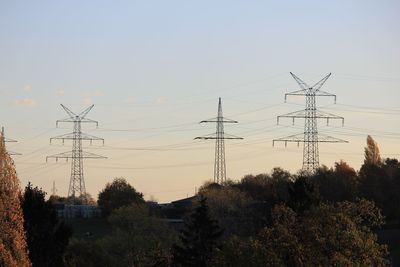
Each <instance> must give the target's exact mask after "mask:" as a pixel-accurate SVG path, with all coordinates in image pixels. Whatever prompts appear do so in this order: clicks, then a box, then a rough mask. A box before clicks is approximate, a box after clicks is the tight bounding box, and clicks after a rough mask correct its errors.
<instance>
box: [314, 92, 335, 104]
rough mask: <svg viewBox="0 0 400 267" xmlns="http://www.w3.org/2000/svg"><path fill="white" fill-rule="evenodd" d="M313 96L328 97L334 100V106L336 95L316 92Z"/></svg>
mask: <svg viewBox="0 0 400 267" xmlns="http://www.w3.org/2000/svg"><path fill="white" fill-rule="evenodd" d="M315 96H330V97H333V98H334V103H335V104H336V95H335V94H331V93H328V92H325V91H321V90H318V91H317V92H315Z"/></svg>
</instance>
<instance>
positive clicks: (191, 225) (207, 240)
mask: <svg viewBox="0 0 400 267" xmlns="http://www.w3.org/2000/svg"><path fill="white" fill-rule="evenodd" d="M221 235H222V230H221V229H220V227H219V226H218V224H217V222H216V221H215V220H213V219H211V217H210V214H209V208H208V205H207V202H206V198H205V197H203V196H201V197H200V201H199V205H198V206H197V207H196V208H195V209H194V210H193V212H192V213H191V214H190V216H189V218H188V219H187V220H186V221H185V225H184V228H183V230H182V231H181V235H180V237H179V238H180V240H181V244H180V245H175V246H174V255H173V264H172V266H184V267H191V266H193V267H194V266H195V267H205V266H209V265H210V261H211V258H212V256H213V253H214V251H215V250H216V248H217V241H218V238H219V237H220V236H221Z"/></svg>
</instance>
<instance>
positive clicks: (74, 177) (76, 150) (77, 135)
mask: <svg viewBox="0 0 400 267" xmlns="http://www.w3.org/2000/svg"><path fill="white" fill-rule="evenodd" d="M93 106H94V105H91V106H90V107H88V108H87V109H85V110H84V111H82V112H81V113H79V114H78V115H77V114H75V113H73V112H72V111H71V110H69V109H68V108H67V107H65V106H64V105H61V107H62V108H63V109H64V110H65V112H67V114H68V116H69V117H68V118H66V119H62V120H57V122H56V127H58V124H59V123H61V122H72V123H73V124H74V126H73V127H74V128H73V132H72V133H68V134H64V135H60V136H56V137H52V138H50V143H52V141H53V140H56V139H58V140H62V143H63V144H64V141H65V140H72V151H69V152H64V153H60V154H56V155H52V156H48V157H47V158H46V161H47V159H49V158H55V159H56V161H58V159H60V158H64V159H66V160H67V161H68V159H72V162H71V179H70V182H69V189H68V197H71V198H72V200H73V201H75V199H76V197H79V198H80V199H81V200H82V201H83V202H86V187H85V180H84V177H83V159H104V158H106V157H103V156H99V155H96V154H93V153H90V152H84V151H83V150H82V140H86V141H90V144H92V141H102V142H103V145H104V139H103V138H99V137H96V136H93V135H89V134H85V133H82V131H81V123H95V124H96V126H98V122H97V121H94V120H91V119H88V118H86V115H87V114H88V113H89V111H90V110H91V109H92V108H93Z"/></svg>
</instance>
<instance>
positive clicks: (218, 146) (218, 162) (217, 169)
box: [195, 98, 243, 184]
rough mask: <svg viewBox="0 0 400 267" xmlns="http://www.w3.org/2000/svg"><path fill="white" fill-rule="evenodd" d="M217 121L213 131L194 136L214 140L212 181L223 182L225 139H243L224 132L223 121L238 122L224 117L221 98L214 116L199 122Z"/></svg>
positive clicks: (224, 173)
mask: <svg viewBox="0 0 400 267" xmlns="http://www.w3.org/2000/svg"><path fill="white" fill-rule="evenodd" d="M209 122H215V123H217V129H216V132H215V133H212V134H209V135H206V136H200V137H196V138H195V139H203V140H215V162H214V183H217V184H224V183H225V182H226V163H225V139H243V138H241V137H236V136H233V135H228V134H226V133H225V132H224V123H238V122H237V121H234V120H230V119H227V118H224V116H223V114H222V104H221V98H219V100H218V115H217V117H216V118H213V119H209V120H204V121H201V122H200V123H209Z"/></svg>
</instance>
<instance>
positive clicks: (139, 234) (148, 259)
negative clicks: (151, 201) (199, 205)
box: [65, 204, 177, 267]
mask: <svg viewBox="0 0 400 267" xmlns="http://www.w3.org/2000/svg"><path fill="white" fill-rule="evenodd" d="M108 221H109V223H110V225H111V227H112V232H111V233H110V234H108V235H106V236H105V237H103V238H101V239H98V240H73V241H72V242H71V245H70V246H69V248H68V251H67V253H66V256H65V259H66V262H67V265H68V266H71V267H73V266H76V267H79V266H89V267H90V266H113V267H125V266H137V267H140V266H156V264H161V263H164V265H162V266H169V265H168V263H169V261H170V258H171V255H170V248H171V246H172V244H173V243H174V242H175V241H176V240H177V238H176V234H175V231H173V230H172V229H170V228H169V226H168V224H167V222H166V220H164V219H163V218H161V217H156V216H153V215H152V214H151V211H150V209H149V207H148V206H147V205H146V204H132V205H130V206H123V207H121V208H118V209H116V210H114V211H113V212H112V213H111V215H110V216H109V217H108ZM157 266H159V265H157Z"/></svg>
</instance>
